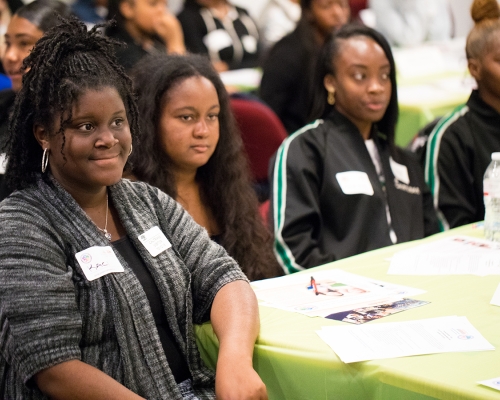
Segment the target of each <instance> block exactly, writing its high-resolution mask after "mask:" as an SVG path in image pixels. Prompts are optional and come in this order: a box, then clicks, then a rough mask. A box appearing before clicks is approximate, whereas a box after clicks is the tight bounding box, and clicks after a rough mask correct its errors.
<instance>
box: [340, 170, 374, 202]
mask: <svg viewBox="0 0 500 400" xmlns="http://www.w3.org/2000/svg"><path fill="white" fill-rule="evenodd" d="M335 177H336V178H337V182H338V183H339V185H340V188H341V189H342V191H343V192H344V194H367V195H368V196H373V186H372V184H371V182H370V178H368V175H367V173H366V172H362V171H347V172H339V173H337V174H336V175H335Z"/></svg>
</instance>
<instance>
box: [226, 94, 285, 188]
mask: <svg viewBox="0 0 500 400" xmlns="http://www.w3.org/2000/svg"><path fill="white" fill-rule="evenodd" d="M231 108H232V110H233V113H234V116H235V118H236V123H237V124H238V127H239V129H240V131H241V136H242V139H243V143H244V146H245V150H246V153H247V156H248V159H249V162H250V170H251V172H252V175H253V179H254V181H255V182H267V180H268V179H267V171H268V167H269V160H270V158H271V157H272V156H273V154H274V153H275V152H276V150H278V147H279V146H280V144H281V142H283V140H284V139H285V138H286V137H287V132H286V130H285V127H284V126H283V124H282V123H281V121H280V119H279V118H278V116H277V115H276V114H275V113H274V111H273V110H271V109H270V108H269V107H268V106H266V105H265V104H263V103H261V102H259V101H256V100H249V99H241V98H231Z"/></svg>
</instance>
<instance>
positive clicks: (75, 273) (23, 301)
mask: <svg viewBox="0 0 500 400" xmlns="http://www.w3.org/2000/svg"><path fill="white" fill-rule="evenodd" d="M109 196H110V201H112V203H113V205H114V207H115V208H116V210H117V211H118V214H119V217H120V221H121V223H122V224H123V226H124V228H125V230H126V231H127V234H128V235H129V237H130V239H131V241H132V242H133V243H134V245H135V247H136V248H137V250H138V252H139V254H140V255H141V257H142V259H143V260H144V262H145V264H146V266H147V267H148V269H149V271H150V272H151V274H152V276H153V279H154V280H155V282H156V284H157V286H158V289H159V291H160V295H161V298H162V301H163V306H164V309H165V312H166V315H167V320H168V322H169V324H170V327H171V329H172V331H173V334H174V336H175V338H176V341H177V343H178V344H179V347H180V349H181V351H182V353H183V354H184V356H185V357H186V359H187V360H188V364H189V369H190V371H191V374H192V377H193V386H194V389H195V392H196V394H197V395H198V396H199V397H200V398H203V399H210V398H215V395H214V374H213V372H212V371H210V370H209V369H208V368H206V367H205V366H204V365H203V363H202V361H201V359H200V356H199V352H198V350H197V347H196V343H195V337H194V329H193V323H200V322H203V321H205V320H206V319H207V318H208V316H209V313H210V308H211V304H212V301H213V299H214V297H215V295H216V293H217V291H218V290H219V289H220V288H221V287H222V286H224V285H225V284H227V283H229V282H232V281H235V280H246V278H245V276H244V275H243V273H242V272H241V270H240V269H239V267H238V266H237V264H236V262H235V261H234V260H233V259H232V258H230V257H229V256H228V255H227V253H226V252H225V251H224V249H223V248H222V247H220V246H218V245H217V244H215V243H214V242H213V241H211V240H210V238H209V237H208V235H207V233H206V231H205V230H204V229H203V228H201V227H200V226H199V225H197V224H196V223H195V222H194V221H193V220H192V218H191V217H190V216H189V215H188V213H187V212H185V211H184V210H183V209H182V207H181V206H179V205H178V204H177V203H176V202H175V201H174V200H173V199H172V198H170V197H168V196H167V195H166V194H164V193H163V192H161V191H159V190H158V189H156V188H153V187H151V186H149V185H147V184H144V183H139V182H130V181H128V180H122V181H120V182H119V183H117V184H116V185H114V186H111V187H110V188H109ZM154 226H158V227H159V228H160V229H161V230H162V231H163V233H164V234H165V235H166V237H167V238H168V240H169V241H170V243H172V247H171V248H170V249H168V250H166V251H164V252H162V253H160V254H159V255H158V256H156V257H152V256H151V255H150V254H149V252H148V251H147V250H146V249H145V247H144V246H143V245H142V244H141V242H140V241H139V240H138V239H137V237H138V236H139V235H140V234H142V233H144V232H146V231H147V230H149V229H151V228H152V227H154ZM108 245H109V242H108V241H107V240H106V239H105V238H104V235H103V234H102V233H101V232H100V231H99V230H98V229H97V228H96V226H95V225H94V224H93V223H92V222H91V220H90V219H89V218H88V217H87V216H86V214H85V213H84V211H83V210H82V209H81V208H80V207H79V206H78V204H77V203H76V202H75V200H74V199H73V198H72V197H71V196H70V195H69V194H68V193H67V192H66V191H65V190H64V189H63V188H62V187H61V186H60V185H59V184H58V183H57V182H56V181H55V180H54V179H52V178H49V177H45V178H43V179H42V178H40V179H39V180H38V182H37V183H36V185H34V186H32V187H30V188H27V189H24V190H22V191H18V192H15V193H14V194H13V195H11V196H10V197H9V198H7V199H6V200H5V201H4V202H2V203H1V204H0V351H1V354H0V398H2V399H45V398H46V397H45V396H44V395H43V394H42V393H41V392H40V391H39V389H38V388H37V387H36V385H35V384H34V383H33V380H32V379H31V378H32V377H33V375H34V374H36V373H37V372H39V371H40V370H42V369H44V368H48V367H50V366H53V365H55V364H58V363H61V362H64V361H68V360H72V359H79V360H82V361H83V362H85V363H87V364H90V365H93V366H94V367H96V368H98V369H100V370H102V371H104V372H105V373H107V374H108V375H110V376H111V377H113V378H114V379H115V380H117V381H118V382H120V383H122V384H123V385H125V386H126V387H127V388H129V389H130V390H132V391H134V392H135V393H137V394H139V395H141V396H143V397H145V398H148V399H182V396H181V394H180V392H179V390H178V388H177V385H176V383H175V380H174V378H173V375H172V372H171V370H170V368H169V366H168V364H167V360H166V357H165V354H164V352H163V349H162V346H161V343H160V340H159V337H158V333H157V331H156V328H155V322H154V319H153V316H152V313H151V310H150V307H149V303H148V299H147V297H146V294H145V293H144V290H143V289H142V286H141V284H140V283H139V281H138V279H137V278H136V276H135V275H134V273H133V272H132V270H131V269H130V267H128V265H127V263H126V262H125V260H124V259H123V258H122V257H121V256H120V254H119V253H118V252H116V251H115V253H116V255H117V257H118V259H119V260H120V262H121V264H122V265H123V267H124V269H125V271H124V272H122V273H112V274H108V275H105V276H103V277H101V278H99V279H96V280H94V281H88V280H87V279H86V278H85V275H84V274H83V271H82V270H81V268H80V266H79V264H78V262H77V261H76V259H75V253H78V252H80V251H82V250H84V249H87V248H88V247H91V246H108Z"/></svg>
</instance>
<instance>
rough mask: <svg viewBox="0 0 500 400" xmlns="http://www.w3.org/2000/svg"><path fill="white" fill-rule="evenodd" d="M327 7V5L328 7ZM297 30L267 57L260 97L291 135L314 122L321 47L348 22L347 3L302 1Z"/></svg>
mask: <svg viewBox="0 0 500 400" xmlns="http://www.w3.org/2000/svg"><path fill="white" fill-rule="evenodd" d="M325 4H326V5H325ZM300 7H301V9H302V15H301V18H300V20H299V23H298V24H297V27H296V28H295V30H294V31H293V32H292V33H290V34H289V35H287V36H285V37H284V38H283V39H281V40H280V41H279V42H277V43H276V44H275V45H274V46H273V47H272V49H271V50H270V51H269V54H268V55H267V56H266V57H265V61H264V65H263V75H262V81H261V83H260V90H259V96H260V98H261V99H262V100H263V101H264V102H265V103H267V104H268V105H269V107H271V108H272V109H273V111H274V112H275V113H276V114H277V115H278V117H279V118H280V119H281V122H283V125H284V126H285V128H286V130H287V131H288V133H293V132H294V131H296V130H297V129H299V128H302V127H303V126H304V125H305V124H307V123H308V122H310V119H309V118H308V117H309V115H308V114H309V108H310V105H311V102H312V96H313V84H314V82H313V79H314V72H315V69H316V62H317V60H318V57H319V53H320V50H321V46H322V45H323V44H324V42H325V40H326V39H327V38H328V36H329V35H331V34H332V32H334V31H335V30H336V29H338V28H340V27H341V26H342V25H344V24H345V23H347V21H348V20H349V15H350V9H349V2H348V1H347V0H333V1H329V2H325V1H324V0H302V1H301V2H300Z"/></svg>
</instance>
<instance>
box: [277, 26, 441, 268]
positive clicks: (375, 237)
mask: <svg viewBox="0 0 500 400" xmlns="http://www.w3.org/2000/svg"><path fill="white" fill-rule="evenodd" d="M316 83H317V86H316V94H315V97H314V100H315V103H314V104H313V107H312V113H311V118H312V119H314V118H318V117H321V118H323V119H316V120H315V122H313V123H311V124H309V125H307V126H305V127H304V128H302V129H300V130H298V131H297V132H296V133H294V134H293V135H292V136H290V137H289V138H288V139H286V140H285V142H284V143H283V144H282V146H281V147H280V149H279V150H278V152H277V155H276V160H275V162H274V166H273V167H274V168H273V170H272V175H271V177H270V178H271V179H270V181H271V182H272V197H273V202H272V215H273V223H274V233H275V253H276V254H277V255H278V261H279V262H280V263H281V264H282V266H283V268H284V269H285V270H286V271H288V272H295V271H298V270H301V269H303V268H309V267H314V266H317V265H321V264H324V263H327V262H330V261H334V260H338V259H341V258H344V257H349V256H352V255H355V254H359V253H362V252H365V251H368V250H373V249H376V248H380V247H384V246H388V245H391V244H394V243H401V242H405V241H409V240H414V239H420V238H422V237H424V236H426V235H429V234H432V233H435V232H437V231H438V223H437V218H436V215H435V212H434V209H433V206H432V197H431V195H430V192H429V190H428V188H427V187H426V185H425V182H424V177H423V173H422V170H421V168H420V167H419V165H418V162H417V160H416V159H415V158H413V155H411V154H409V153H406V152H404V151H403V150H402V149H399V148H397V147H396V146H395V144H394V131H395V125H396V121H397V117H398V102H397V91H396V72H395V65H394V59H393V56H392V53H391V49H390V47H389V44H388V43H387V41H386V39H385V38H384V37H383V36H382V35H381V34H380V33H378V32H376V31H374V30H373V29H370V28H367V27H363V26H356V25H346V26H344V27H342V28H341V29H340V30H339V31H338V32H337V33H336V34H335V35H334V36H333V37H332V38H331V39H330V40H329V41H328V42H327V43H326V44H325V47H324V50H323V53H322V55H321V57H320V64H319V70H318V76H317V82H316Z"/></svg>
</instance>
